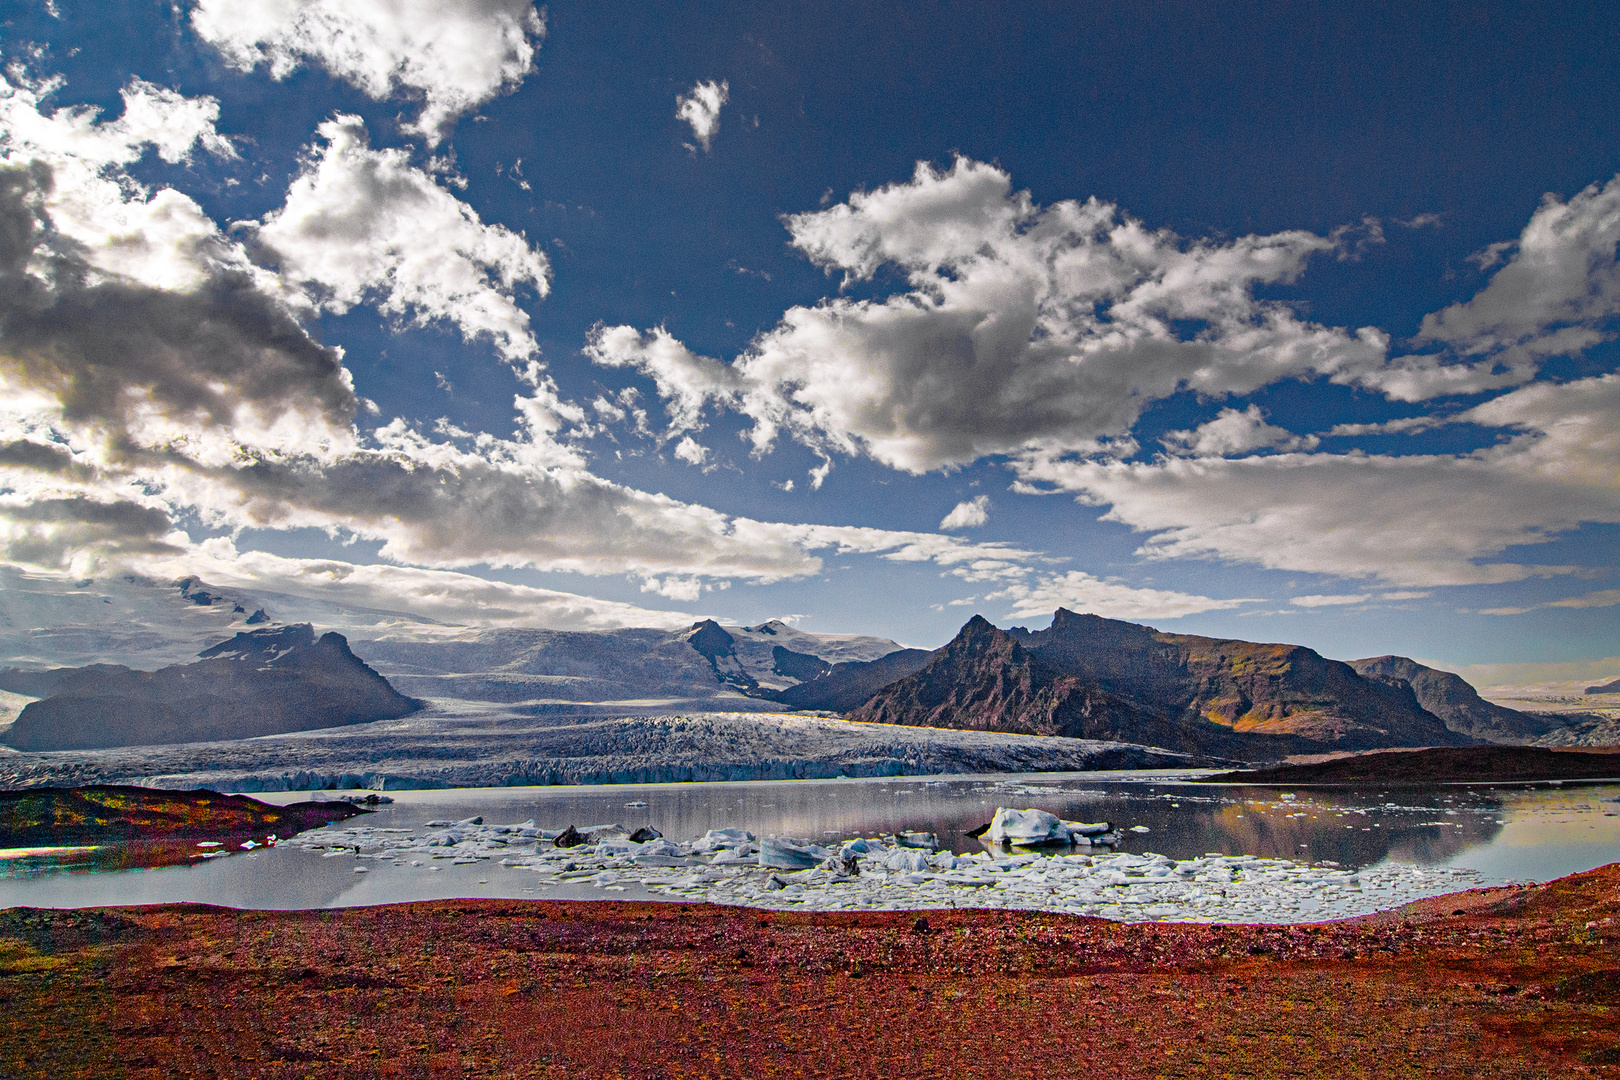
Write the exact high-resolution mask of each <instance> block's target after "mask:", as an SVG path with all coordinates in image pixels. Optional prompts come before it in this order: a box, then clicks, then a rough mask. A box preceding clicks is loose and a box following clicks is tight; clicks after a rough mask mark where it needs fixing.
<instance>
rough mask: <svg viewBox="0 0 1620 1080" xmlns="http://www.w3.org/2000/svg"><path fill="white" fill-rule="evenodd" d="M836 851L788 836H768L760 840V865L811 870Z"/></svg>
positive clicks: (783, 868) (780, 868)
mask: <svg viewBox="0 0 1620 1080" xmlns="http://www.w3.org/2000/svg"><path fill="white" fill-rule="evenodd" d="M835 854H837V853H836V852H833V851H829V850H828V849H827V848H824V847H820V846H818V845H816V844H812V843H809V842H808V841H805V840H794V839H792V838H790V837H786V836H767V837H765V838H764V839H762V840H761V841H760V842H759V865H761V866H768V867H772V868H774V869H777V870H809V869H811V868H812V867H814V866H817V865H819V864H820V863H821V862H822V860H824V859H827V858H829V857H831V856H833V855H835Z"/></svg>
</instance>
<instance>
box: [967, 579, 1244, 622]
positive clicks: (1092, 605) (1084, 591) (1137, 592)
mask: <svg viewBox="0 0 1620 1080" xmlns="http://www.w3.org/2000/svg"><path fill="white" fill-rule="evenodd" d="M985 599H986V600H1007V601H1010V602H1011V609H1010V610H1009V611H1008V612H1007V616H1006V617H1007V618H1010V619H1033V618H1037V617H1039V616H1041V615H1050V614H1051V613H1052V612H1053V611H1054V610H1055V609H1057V608H1060V607H1065V608H1069V609H1070V610H1072V611H1083V612H1089V613H1091V614H1093V615H1101V616H1103V617H1104V618H1109V619H1145V620H1152V619H1176V618H1180V617H1181V616H1183V615H1197V614H1199V613H1201V612H1205V611H1226V610H1229V609H1231V608H1235V607H1241V606H1242V605H1244V604H1247V603H1251V602H1252V601H1250V600H1243V599H1232V600H1216V599H1212V598H1211V597H1208V596H1197V595H1193V594H1189V593H1182V592H1175V591H1173V590H1167V589H1140V588H1135V587H1133V586H1130V585H1126V584H1123V583H1122V582H1117V581H1103V580H1101V579H1100V578H1096V577H1093V576H1092V575H1090V574H1087V573H1085V572H1083V571H1079V570H1071V571H1069V572H1068V573H1066V574H1045V575H1040V576H1038V577H1037V579H1036V580H1034V581H1031V582H1019V583H1017V584H1013V585H1009V586H1008V587H1006V588H1004V589H1001V590H999V591H997V592H992V593H989V594H987V595H986V596H985Z"/></svg>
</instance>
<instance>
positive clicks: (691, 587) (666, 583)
mask: <svg viewBox="0 0 1620 1080" xmlns="http://www.w3.org/2000/svg"><path fill="white" fill-rule="evenodd" d="M641 591H642V592H650V593H657V594H658V595H659V596H667V597H669V598H670V599H671V600H683V601H685V602H687V603H692V602H693V601H695V600H697V598H698V597H699V596H701V595H703V579H701V578H695V577H689V578H682V577H676V576H674V575H673V574H672V575H670V576H669V577H667V578H663V579H659V578H648V579H647V580H645V581H643V582H642V583H641Z"/></svg>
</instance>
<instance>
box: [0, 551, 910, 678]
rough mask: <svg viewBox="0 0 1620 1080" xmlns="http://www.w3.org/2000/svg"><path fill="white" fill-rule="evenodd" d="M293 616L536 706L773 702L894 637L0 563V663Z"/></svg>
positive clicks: (877, 651)
mask: <svg viewBox="0 0 1620 1080" xmlns="http://www.w3.org/2000/svg"><path fill="white" fill-rule="evenodd" d="M297 623H311V624H313V625H314V626H315V627H316V628H317V629H319V630H322V631H327V630H331V631H336V632H338V633H341V634H343V635H344V636H345V637H346V638H347V639H348V641H349V646H350V648H351V649H353V651H354V653H355V655H356V656H358V657H359V658H360V659H361V660H363V661H365V662H366V663H367V664H369V665H371V666H372V667H373V668H375V669H376V670H377V671H378V672H379V673H381V674H382V675H383V676H384V677H386V678H387V679H388V680H389V682H390V683H392V684H393V685H394V686H395V687H396V688H397V689H398V690H399V691H400V692H401V693H405V694H409V695H411V696H413V697H420V698H430V699H441V700H451V701H484V702H500V703H503V704H520V703H523V704H532V705H536V706H544V705H557V704H563V703H567V704H571V705H587V704H602V705H606V706H620V705H623V706H624V707H627V708H634V709H636V710H645V709H648V708H664V709H667V708H671V707H676V706H680V707H687V706H690V707H710V705H711V703H712V706H713V707H718V708H728V709H738V708H741V709H776V708H779V706H778V705H776V704H775V703H772V702H768V701H763V700H760V694H761V692H763V691H770V690H784V689H787V688H788V687H791V686H794V685H796V684H798V683H800V682H803V681H805V679H807V678H809V677H811V676H812V675H813V674H814V673H817V672H819V671H821V670H824V668H825V666H826V665H832V664H839V663H846V662H852V661H868V660H876V659H878V658H879V657H882V656H885V655H887V654H889V653H892V652H895V651H896V650H898V649H899V648H900V646H899V645H897V644H896V643H894V642H893V641H890V640H888V639H887V638H879V637H868V636H862V635H854V634H812V633H807V632H805V631H803V630H796V629H794V628H793V627H791V626H789V625H788V624H786V623H784V622H781V621H776V620H773V621H771V622H767V623H762V624H761V625H759V626H752V627H746V626H721V625H720V624H719V623H715V622H712V621H705V622H701V623H698V624H696V625H694V626H692V627H689V628H686V629H682V630H660V629H622V630H605V631H561V630H547V629H542V628H539V627H511V626H506V627H499V628H487V627H470V626H451V625H446V624H444V623H440V622H435V621H434V620H432V619H426V618H423V617H421V616H417V615H412V614H409V613H406V612H400V611H386V610H380V609H375V608H364V607H355V606H351V605H344V604H339V603H334V602H331V601H324V600H317V599H311V598H309V597H304V596H296V595H291V594H286V593H276V592H266V591H257V590H244V589H238V588H220V587H217V586H213V585H210V584H208V583H207V582H203V581H199V580H198V579H196V578H181V579H179V580H176V581H155V580H152V579H149V578H139V577H129V576H125V577H117V576H115V577H108V578H98V579H94V580H86V581H79V582H73V581H66V580H63V579H61V578H56V577H47V576H43V575H29V574H25V573H23V572H21V571H18V570H16V569H15V568H4V567H0V667H15V668H23V669H38V668H52V667H80V666H84V665H88V664H122V665H125V666H127V667H131V668H135V669H138V670H155V669H157V668H160V667H165V666H167V665H171V664H178V663H188V662H191V661H194V660H195V659H196V658H197V655H198V653H200V652H202V651H204V650H205V649H207V648H209V647H211V646H214V645H217V644H218V643H220V642H222V641H227V640H229V639H230V638H232V637H233V636H234V635H236V634H237V633H239V632H241V631H243V630H249V629H253V628H254V627H256V626H277V625H292V624H297ZM750 694H752V695H753V696H750Z"/></svg>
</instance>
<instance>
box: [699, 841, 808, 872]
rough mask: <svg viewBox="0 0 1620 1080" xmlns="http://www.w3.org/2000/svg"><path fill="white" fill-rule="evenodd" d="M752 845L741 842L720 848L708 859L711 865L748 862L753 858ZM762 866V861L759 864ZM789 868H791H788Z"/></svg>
mask: <svg viewBox="0 0 1620 1080" xmlns="http://www.w3.org/2000/svg"><path fill="white" fill-rule="evenodd" d="M753 853H754V847H753V845H752V844H743V845H742V846H741V847H728V848H721V849H720V853H719V854H718V855H716V856H715V857H714V858H713V859H710V860H709V863H710V865H711V866H725V865H736V864H741V863H745V862H749V861H751V860H752V859H753ZM760 865H761V866H764V865H765V864H764V863H761V864H760ZM790 869H791V868H790Z"/></svg>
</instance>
